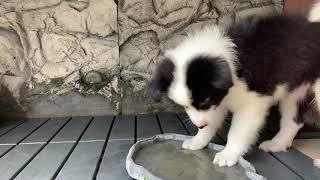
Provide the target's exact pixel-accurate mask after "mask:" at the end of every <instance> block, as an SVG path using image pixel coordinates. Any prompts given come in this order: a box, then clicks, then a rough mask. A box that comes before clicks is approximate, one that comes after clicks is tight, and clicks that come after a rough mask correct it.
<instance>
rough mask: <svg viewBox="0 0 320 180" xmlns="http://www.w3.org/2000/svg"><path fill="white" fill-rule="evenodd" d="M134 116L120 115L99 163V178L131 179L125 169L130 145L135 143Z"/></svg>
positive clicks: (102, 179)
mask: <svg viewBox="0 0 320 180" xmlns="http://www.w3.org/2000/svg"><path fill="white" fill-rule="evenodd" d="M134 127H135V117H134V116H118V117H117V118H116V119H115V122H114V125H113V127H112V130H111V134H110V137H109V140H108V142H107V143H108V144H107V146H106V149H105V152H104V153H103V157H102V158H103V159H102V162H101V164H100V165H99V168H98V170H99V172H98V174H97V177H96V178H97V179H98V180H100V179H101V180H104V179H131V178H130V177H129V176H128V174H127V171H126V169H125V161H126V157H127V153H128V151H129V149H130V147H131V146H132V145H133V143H134V134H135V131H134V129H135V128H134Z"/></svg>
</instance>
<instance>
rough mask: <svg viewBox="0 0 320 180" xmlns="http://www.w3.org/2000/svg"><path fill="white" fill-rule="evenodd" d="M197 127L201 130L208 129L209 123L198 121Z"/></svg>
mask: <svg viewBox="0 0 320 180" xmlns="http://www.w3.org/2000/svg"><path fill="white" fill-rule="evenodd" d="M195 125H196V126H197V127H198V128H199V129H203V128H204V127H206V126H207V125H208V123H207V122H206V121H204V120H202V121H196V123H195Z"/></svg>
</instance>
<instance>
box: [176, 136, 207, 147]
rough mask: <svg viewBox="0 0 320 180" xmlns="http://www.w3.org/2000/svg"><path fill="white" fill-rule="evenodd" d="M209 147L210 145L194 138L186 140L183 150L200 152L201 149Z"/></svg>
mask: <svg viewBox="0 0 320 180" xmlns="http://www.w3.org/2000/svg"><path fill="white" fill-rule="evenodd" d="M207 145H208V143H206V142H204V141H201V140H198V139H196V138H195V137H193V138H191V139H187V140H185V141H184V142H183V144H182V148H184V149H190V150H199V149H203V148H204V147H206V146H207Z"/></svg>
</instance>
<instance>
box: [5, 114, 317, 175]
mask: <svg viewBox="0 0 320 180" xmlns="http://www.w3.org/2000/svg"><path fill="white" fill-rule="evenodd" d="M186 118H187V117H186V116H185V115H184V114H147V115H138V116H116V117H115V116H104V117H66V118H48V119H33V120H28V121H0V172H1V173H0V179H1V180H5V179H21V180H29V179H30V180H31V179H32V180H46V179H68V180H73V179H74V180H81V179H86V180H87V179H101V180H125V179H131V178H130V177H129V176H128V175H127V173H126V170H125V158H126V155H127V152H128V150H129V148H130V147H131V145H133V143H134V142H136V141H137V140H139V139H142V138H147V137H150V136H153V135H155V134H159V133H181V134H186V135H194V134H195V133H196V129H194V128H192V127H191V126H188V125H187V124H186V121H184V120H185V119H186ZM229 123H230V122H229V121H226V122H225V123H224V127H223V128H221V129H220V130H219V132H218V135H217V137H216V138H215V139H214V142H215V143H218V144H224V143H225V142H226V136H227V131H228V128H229V126H230V124H229ZM243 128H250V127H243ZM270 136H271V132H270V131H268V130H263V133H262V136H261V138H260V139H261V140H263V139H267V138H270ZM246 159H247V160H249V161H250V162H252V163H253V164H254V165H255V167H256V169H257V171H258V173H260V174H262V175H263V176H265V177H267V178H268V179H271V180H280V179H281V180H302V179H305V180H316V179H320V171H319V170H317V169H315V168H314V167H313V164H312V160H311V159H310V158H308V157H307V156H305V155H304V154H302V153H300V152H299V151H297V150H295V149H291V150H290V151H289V152H286V153H270V154H269V153H265V152H262V151H259V150H257V149H256V148H255V149H254V150H253V151H252V152H251V153H250V154H249V155H248V156H247V157H246Z"/></svg>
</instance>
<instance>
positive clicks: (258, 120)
mask: <svg viewBox="0 0 320 180" xmlns="http://www.w3.org/2000/svg"><path fill="white" fill-rule="evenodd" d="M266 112H267V108H266V107H264V106H262V107H246V108H245V109H242V110H241V111H239V112H236V113H234V115H233V120H232V124H231V127H230V131H229V134H228V142H227V145H226V147H225V149H224V150H223V151H221V152H219V153H217V154H216V156H215V158H214V160H213V163H214V164H218V165H219V166H233V165H235V164H236V163H237V161H238V160H239V158H240V157H241V156H242V155H244V154H245V153H246V152H247V151H248V150H249V148H250V146H251V145H252V144H253V143H254V142H255V140H256V138H257V135H258V133H259V130H260V129H261V127H262V125H263V124H264V120H265V116H266Z"/></svg>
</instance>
